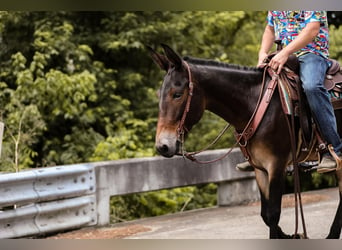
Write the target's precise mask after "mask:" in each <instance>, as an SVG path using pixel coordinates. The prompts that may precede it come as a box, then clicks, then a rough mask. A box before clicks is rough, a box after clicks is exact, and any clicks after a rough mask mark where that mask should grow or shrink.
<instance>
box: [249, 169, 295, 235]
mask: <svg viewBox="0 0 342 250" xmlns="http://www.w3.org/2000/svg"><path fill="white" fill-rule="evenodd" d="M255 176H256V180H257V183H258V186H259V191H260V197H261V217H262V219H263V220H264V222H265V224H266V225H267V226H268V227H269V230H270V234H269V238H270V239H288V238H292V237H291V236H290V235H287V234H285V233H284V232H283V231H282V229H281V228H280V227H279V220H280V213H281V199H282V194H283V184H284V178H283V176H282V175H281V176H280V177H279V178H270V177H269V176H268V174H267V172H265V171H262V170H259V169H256V170H255Z"/></svg>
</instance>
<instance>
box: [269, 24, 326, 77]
mask: <svg viewBox="0 0 342 250" xmlns="http://www.w3.org/2000/svg"><path fill="white" fill-rule="evenodd" d="M319 29H320V23H319V22H311V23H308V24H307V25H306V26H305V28H304V29H303V30H302V31H301V32H300V33H299V34H298V36H297V37H296V38H295V39H294V40H293V41H292V42H291V43H290V44H289V45H287V46H286V47H285V48H284V49H282V50H281V51H280V52H279V53H278V54H277V55H276V56H274V57H273V58H272V60H271V61H270V63H269V65H270V66H271V68H272V69H274V70H275V71H276V72H277V74H279V73H280V71H281V69H282V68H283V66H284V64H285V63H286V61H287V59H288V58H289V56H290V55H291V54H293V53H295V52H297V51H299V50H300V49H302V48H304V47H305V46H306V45H308V44H309V43H310V42H311V41H312V40H313V39H314V38H315V37H316V36H317V34H318V33H319Z"/></svg>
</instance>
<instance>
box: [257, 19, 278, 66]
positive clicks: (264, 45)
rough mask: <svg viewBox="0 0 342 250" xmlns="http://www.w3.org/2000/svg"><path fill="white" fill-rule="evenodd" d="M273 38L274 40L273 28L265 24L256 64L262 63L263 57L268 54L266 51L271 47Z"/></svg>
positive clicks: (260, 64)
mask: <svg viewBox="0 0 342 250" xmlns="http://www.w3.org/2000/svg"><path fill="white" fill-rule="evenodd" d="M274 40H275V34H274V28H273V27H272V26H270V25H266V28H265V31H264V34H263V36H262V40H261V47H260V50H259V60H258V66H262V65H263V61H264V59H265V58H266V57H267V56H268V53H269V52H270V50H271V48H272V47H273V44H274Z"/></svg>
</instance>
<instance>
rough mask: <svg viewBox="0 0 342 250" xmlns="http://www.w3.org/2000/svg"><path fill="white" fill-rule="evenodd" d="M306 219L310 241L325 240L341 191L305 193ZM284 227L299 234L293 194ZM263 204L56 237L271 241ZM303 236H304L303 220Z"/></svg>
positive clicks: (282, 222) (286, 206)
mask: <svg viewBox="0 0 342 250" xmlns="http://www.w3.org/2000/svg"><path fill="white" fill-rule="evenodd" d="M302 201H303V210H304V218H305V224H306V229H307V235H308V237H309V238H310V239H324V238H325V237H326V235H327V234H328V232H329V228H330V225H331V223H332V221H333V219H334V216H335V212H336V209H337V205H338V189H337V188H332V189H324V190H319V191H310V192H304V193H302ZM282 206H283V208H282V214H281V218H280V226H281V227H282V229H283V231H284V232H285V233H287V234H293V233H294V231H295V208H294V198H293V195H292V194H290V195H285V196H284V197H283V202H282ZM259 214H260V202H254V203H251V204H246V205H241V206H229V207H215V208H206V209H199V210H193V211H187V212H182V213H176V214H172V215H165V216H158V217H153V218H146V219H140V220H135V221H131V222H124V223H119V224H115V225H111V226H109V227H106V228H85V229H81V230H76V231H73V232H69V233H65V234H59V235H56V236H53V237H52V238H59V239H60V238H69V239H70V238H72V239H75V238H79V239H89V238H90V239H101V238H102V239H103V238H105V239H118V238H119V239H267V238H268V228H267V227H266V225H265V224H264V222H263V220H262V219H261V217H260V215H259ZM299 224H300V225H299V230H298V232H299V233H302V232H303V230H302V226H301V220H299Z"/></svg>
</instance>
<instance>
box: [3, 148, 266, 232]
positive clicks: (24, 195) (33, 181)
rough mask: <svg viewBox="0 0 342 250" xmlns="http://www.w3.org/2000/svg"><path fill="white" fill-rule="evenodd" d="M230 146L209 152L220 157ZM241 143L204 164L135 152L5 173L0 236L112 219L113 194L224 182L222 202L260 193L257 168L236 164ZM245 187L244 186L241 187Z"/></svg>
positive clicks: (208, 156) (99, 223) (208, 157)
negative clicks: (110, 158) (245, 168)
mask: <svg viewBox="0 0 342 250" xmlns="http://www.w3.org/2000/svg"><path fill="white" fill-rule="evenodd" d="M225 152H226V150H212V151H208V152H206V153H204V154H203V155H202V156H201V158H200V160H211V159H216V158H218V156H220V155H222V154H224V153H225ZM241 161H243V156H242V154H241V152H240V151H239V150H238V149H234V150H233V152H232V154H231V155H230V156H229V157H227V158H225V159H223V160H221V161H219V162H216V163H213V164H208V165H205V166H203V165H202V166H199V165H197V164H196V163H193V162H190V161H186V160H184V159H183V158H182V157H174V158H172V159H165V158H162V157H148V158H136V159H127V160H119V161H106V162H95V163H87V164H75V165H69V166H57V167H47V168H42V169H35V170H29V171H23V172H20V173H10V174H0V238H20V237H27V236H33V235H44V234H47V233H52V232H54V233H55V232H59V231H63V230H67V229H68V230H70V229H75V228H81V227H85V226H93V225H97V226H102V225H108V224H109V223H110V197H111V196H116V195H125V194H131V193H139V192H146V191H154V190H161V189H166V188H174V187H182V186H189V185H197V184H203V183H211V182H215V183H219V188H218V203H219V205H230V204H237V203H242V202H245V201H247V200H248V201H250V200H255V199H258V196H259V192H258V189H257V186H256V182H255V179H254V173H243V172H239V171H236V170H235V165H236V164H237V163H238V162H241ZM241 188H243V190H241Z"/></svg>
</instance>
